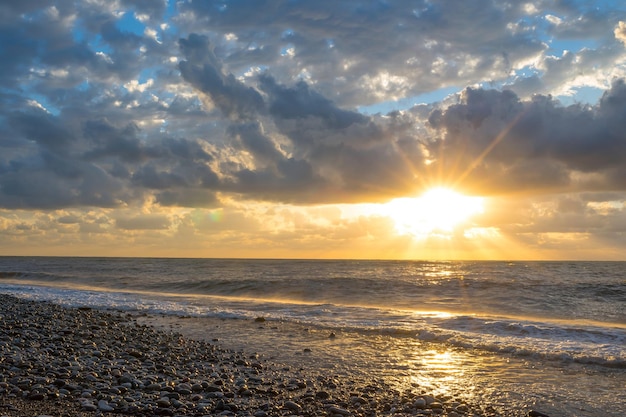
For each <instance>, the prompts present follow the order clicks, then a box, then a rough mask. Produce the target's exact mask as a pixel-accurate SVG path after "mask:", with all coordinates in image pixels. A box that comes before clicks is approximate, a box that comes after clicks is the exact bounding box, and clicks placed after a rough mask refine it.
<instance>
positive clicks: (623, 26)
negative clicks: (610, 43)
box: [613, 21, 626, 46]
mask: <svg viewBox="0 0 626 417" xmlns="http://www.w3.org/2000/svg"><path fill="white" fill-rule="evenodd" d="M613 33H614V34H615V39H617V40H618V41H620V42H622V43H623V44H624V46H626V22H622V21H619V22H618V23H617V26H616V27H615V30H614V31H613Z"/></svg>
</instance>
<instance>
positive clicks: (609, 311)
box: [0, 258, 626, 417]
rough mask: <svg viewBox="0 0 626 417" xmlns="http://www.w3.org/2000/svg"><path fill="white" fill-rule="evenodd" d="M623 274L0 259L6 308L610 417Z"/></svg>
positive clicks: (624, 349)
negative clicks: (104, 318) (33, 304)
mask: <svg viewBox="0 0 626 417" xmlns="http://www.w3.org/2000/svg"><path fill="white" fill-rule="evenodd" d="M625 267H626V263H620V262H598V263H594V262H528V263H523V262H517V263H506V262H406V261H398V262H395V261H382V262H379V261H286V260H206V259H195V260H194V259H192V260H186V259H91V258H0V292H5V293H11V294H15V295H18V296H21V297H27V298H31V299H46V300H51V301H54V302H57V303H59V304H63V305H69V306H79V305H89V306H92V307H97V308H113V309H120V310H124V311H131V312H137V313H148V314H150V316H149V317H152V318H143V319H142V320H152V321H154V322H155V323H157V324H166V325H167V326H173V327H174V328H175V329H177V330H179V331H181V332H183V333H185V334H188V335H191V336H194V337H203V338H209V339H213V338H217V339H219V343H221V344H224V345H225V346H227V347H231V348H235V349H244V350H253V351H258V352H261V353H264V354H265V356H270V357H274V358H275V359H276V360H280V361H284V362H286V363H290V364H292V366H303V367H311V368H316V369H319V368H322V369H327V370H328V372H332V373H333V374H337V375H342V374H343V375H346V376H348V375H356V374H361V375H370V376H380V377H384V378H386V379H388V380H394V381H396V383H397V384H398V386H400V387H404V388H411V389H421V390H424V391H427V392H434V393H435V394H443V395H451V396H453V397H456V398H462V399H464V400H466V401H471V402H478V403H483V404H490V405H491V406H493V407H495V408H496V409H497V410H500V409H502V410H504V409H517V410H526V409H528V408H533V409H537V410H540V411H542V412H544V413H547V414H549V415H551V416H552V417H554V416H557V417H558V416H564V417H565V416H568V417H569V416H580V417H600V416H610V417H617V416H624V415H626V404H625V402H626V401H625V400H624V399H623V398H622V396H623V388H624V387H625V386H626V309H625V308H624V306H625V305H626V278H625V275H624V273H625V272H624V271H626V268H625ZM161 315H163V316H161ZM258 316H263V317H265V318H266V320H267V321H266V322H265V323H261V324H259V323H256V322H255V321H254V318H255V317H258ZM183 317H186V318H183ZM330 333H335V335H336V337H334V338H330V337H329V335H330ZM305 349H309V350H310V352H309V351H307V352H305ZM415 387H418V388H415ZM517 415H519V414H517Z"/></svg>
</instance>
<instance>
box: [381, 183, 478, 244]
mask: <svg viewBox="0 0 626 417" xmlns="http://www.w3.org/2000/svg"><path fill="white" fill-rule="evenodd" d="M382 211H383V212H382V213H381V214H384V215H386V216H389V217H391V218H392V219H393V221H394V223H395V226H396V230H397V231H398V233H400V234H407V235H413V236H416V237H424V236H428V235H431V234H437V233H439V234H449V233H450V232H452V231H453V230H454V228H455V226H457V225H459V224H460V223H462V222H464V221H466V220H468V219H469V218H470V217H471V216H473V215H475V214H478V213H482V212H483V198H481V197H468V196H464V195H462V194H459V193H457V192H456V191H453V190H451V189H448V188H442V187H438V188H432V189H430V190H429V191H427V192H426V193H424V194H422V195H421V196H420V197H404V198H396V199H394V200H391V201H390V202H389V203H387V204H385V205H384V206H383V209H382Z"/></svg>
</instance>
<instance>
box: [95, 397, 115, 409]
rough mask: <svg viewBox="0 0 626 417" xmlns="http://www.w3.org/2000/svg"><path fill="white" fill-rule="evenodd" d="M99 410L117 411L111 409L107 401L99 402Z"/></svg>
mask: <svg viewBox="0 0 626 417" xmlns="http://www.w3.org/2000/svg"><path fill="white" fill-rule="evenodd" d="M98 409H99V410H101V411H105V412H110V411H115V408H113V407H111V405H109V403H108V402H107V401H106V400H100V401H98Z"/></svg>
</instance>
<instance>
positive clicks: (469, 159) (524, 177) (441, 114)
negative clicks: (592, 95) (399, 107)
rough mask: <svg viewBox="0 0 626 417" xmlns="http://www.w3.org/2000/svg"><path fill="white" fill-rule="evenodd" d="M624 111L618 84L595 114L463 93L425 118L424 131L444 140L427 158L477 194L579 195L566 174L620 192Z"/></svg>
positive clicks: (509, 96)
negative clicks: (558, 191) (563, 190)
mask: <svg viewBox="0 0 626 417" xmlns="http://www.w3.org/2000/svg"><path fill="white" fill-rule="evenodd" d="M625 112H626V86H625V83H624V81H623V80H617V81H615V82H614V83H613V86H612V88H611V89H610V90H608V91H607V92H605V93H604V95H603V96H602V99H601V100H600V103H599V104H598V105H597V106H595V107H590V106H582V105H572V106H562V105H561V104H560V103H559V102H558V101H557V100H554V99H553V98H552V97H549V96H539V95H538V96H535V97H533V98H532V99H531V100H528V101H522V100H520V99H519V98H518V97H517V96H516V95H515V94H514V93H512V92H511V91H495V90H482V89H471V88H468V89H466V90H465V91H464V93H463V95H462V102H461V103H460V104H457V105H453V106H450V107H448V108H447V109H445V110H443V111H440V110H438V111H435V112H434V113H433V114H431V116H430V119H429V120H430V124H431V125H432V126H433V127H434V128H435V129H438V130H439V131H441V132H442V133H443V134H444V135H443V136H442V138H441V140H440V141H437V142H435V143H433V144H432V152H433V153H434V154H435V155H437V156H438V159H439V161H438V162H437V164H438V165H439V164H442V165H446V168H447V169H451V170H453V171H456V173H457V175H460V174H461V172H465V173H467V174H469V178H467V180H468V181H467V182H468V183H469V184H472V183H474V184H481V186H482V187H484V189H485V190H489V189H493V188H495V189H499V190H501V191H502V190H507V191H524V190H528V191H530V190H537V189H542V188H543V189H552V188H555V187H567V186H569V185H576V186H578V187H583V188H584V187H585V184H584V183H579V184H575V181H574V178H573V177H572V173H573V172H579V173H583V174H597V175H600V177H599V178H601V179H600V180H598V179H596V182H595V183H594V184H593V186H594V187H599V188H601V189H602V188H605V189H620V190H624V189H625V188H624V182H623V181H621V183H620V181H616V178H617V177H619V174H618V173H621V172H622V171H623V166H624V161H626V134H624V132H625V131H626V117H625V116H626V113H625ZM598 181H600V182H599V183H598Z"/></svg>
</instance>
